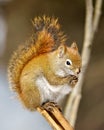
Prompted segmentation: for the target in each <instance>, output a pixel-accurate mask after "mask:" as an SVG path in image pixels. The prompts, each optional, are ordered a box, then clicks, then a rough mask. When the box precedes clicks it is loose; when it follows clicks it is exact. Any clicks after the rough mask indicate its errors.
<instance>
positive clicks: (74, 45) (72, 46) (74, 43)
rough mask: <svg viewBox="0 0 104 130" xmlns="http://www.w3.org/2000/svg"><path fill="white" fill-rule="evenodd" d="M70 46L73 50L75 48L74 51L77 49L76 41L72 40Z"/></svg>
mask: <svg viewBox="0 0 104 130" xmlns="http://www.w3.org/2000/svg"><path fill="white" fill-rule="evenodd" d="M71 48H72V49H74V50H76V51H78V47H77V44H76V42H73V43H72V44H71Z"/></svg>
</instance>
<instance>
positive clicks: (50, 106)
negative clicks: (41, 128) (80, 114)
mask: <svg viewBox="0 0 104 130" xmlns="http://www.w3.org/2000/svg"><path fill="white" fill-rule="evenodd" d="M42 107H43V108H44V109H45V110H47V111H50V112H51V111H53V109H54V107H57V108H58V109H59V111H60V112H62V110H61V108H60V107H59V105H58V104H57V103H55V102H46V103H44V104H43V105H42Z"/></svg>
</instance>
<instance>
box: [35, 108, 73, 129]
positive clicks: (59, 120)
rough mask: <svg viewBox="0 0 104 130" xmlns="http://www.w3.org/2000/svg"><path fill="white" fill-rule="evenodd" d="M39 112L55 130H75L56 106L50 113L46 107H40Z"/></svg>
mask: <svg viewBox="0 0 104 130" xmlns="http://www.w3.org/2000/svg"><path fill="white" fill-rule="evenodd" d="M37 111H38V112H39V113H41V114H42V115H43V116H44V117H45V118H46V120H47V121H48V122H49V124H50V125H51V127H52V128H53V129H54V130H73V128H72V126H71V125H70V123H69V122H68V121H67V120H66V119H65V118H64V116H63V115H62V113H61V112H60V111H59V109H58V108H57V107H56V106H54V107H52V108H51V109H50V110H49V111H48V110H46V109H45V108H44V107H38V108H37Z"/></svg>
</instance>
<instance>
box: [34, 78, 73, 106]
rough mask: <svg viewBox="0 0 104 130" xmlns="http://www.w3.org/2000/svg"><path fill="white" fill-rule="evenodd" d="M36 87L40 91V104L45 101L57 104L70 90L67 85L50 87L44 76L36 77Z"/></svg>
mask: <svg viewBox="0 0 104 130" xmlns="http://www.w3.org/2000/svg"><path fill="white" fill-rule="evenodd" d="M36 85H37V86H38V88H39V91H40V95H41V104H42V103H44V102H46V101H53V102H55V103H59V102H60V101H61V100H62V99H63V98H64V97H65V96H66V95H67V94H68V93H69V92H70V91H71V90H72V88H71V87H70V86H69V85H68V84H65V85H58V86H52V85H50V84H49V82H48V81H47V79H46V78H45V77H44V76H41V77H38V79H37V81H36Z"/></svg>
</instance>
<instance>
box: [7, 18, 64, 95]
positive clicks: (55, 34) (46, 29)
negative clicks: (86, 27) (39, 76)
mask: <svg viewBox="0 0 104 130" xmlns="http://www.w3.org/2000/svg"><path fill="white" fill-rule="evenodd" d="M32 23H33V29H34V33H33V35H32V37H31V38H30V39H29V40H28V41H27V42H26V43H25V44H24V45H22V46H20V47H19V48H18V50H17V51H15V52H14V54H13V56H12V58H11V60H10V63H9V68H8V77H9V81H10V84H11V87H12V89H14V90H15V91H17V92H19V93H20V92H21V89H20V85H19V80H20V75H21V72H22V70H23V68H24V66H25V65H26V64H27V62H28V61H29V60H31V59H32V58H33V57H35V56H38V55H39V54H43V53H48V52H51V51H53V50H55V49H57V48H58V46H59V45H60V44H63V43H64V42H65V40H66V38H65V35H63V32H61V31H60V25H59V23H58V19H55V18H54V17H52V18H50V17H46V16H43V17H36V18H34V20H33V21H32Z"/></svg>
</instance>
